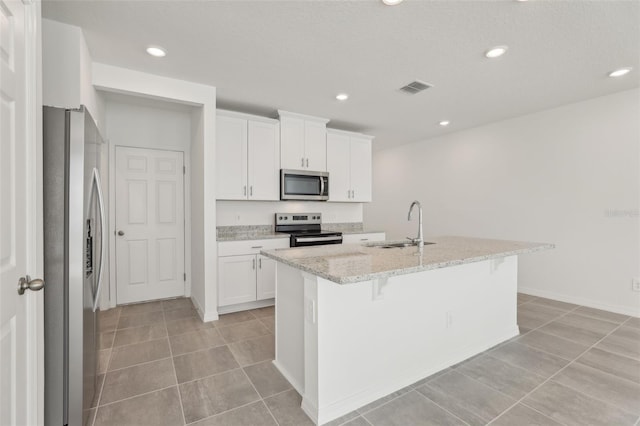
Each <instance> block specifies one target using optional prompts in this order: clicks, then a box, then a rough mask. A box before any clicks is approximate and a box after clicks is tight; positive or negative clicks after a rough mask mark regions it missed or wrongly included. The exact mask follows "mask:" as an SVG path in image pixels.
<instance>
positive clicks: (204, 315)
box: [191, 297, 219, 322]
mask: <svg viewBox="0 0 640 426" xmlns="http://www.w3.org/2000/svg"><path fill="white" fill-rule="evenodd" d="M191 302H193V306H195V308H196V312H198V316H199V317H200V319H201V320H202V322H211V321H217V320H218V318H219V317H218V311H213V312H205V310H204V309H203V308H202V306H200V303H198V300H197V299H195V298H193V297H192V298H191Z"/></svg>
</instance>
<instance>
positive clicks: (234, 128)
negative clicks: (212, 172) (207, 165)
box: [216, 115, 247, 200]
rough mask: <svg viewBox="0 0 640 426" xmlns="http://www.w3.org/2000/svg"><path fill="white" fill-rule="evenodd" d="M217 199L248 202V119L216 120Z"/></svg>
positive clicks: (228, 118) (219, 117)
mask: <svg viewBox="0 0 640 426" xmlns="http://www.w3.org/2000/svg"><path fill="white" fill-rule="evenodd" d="M216 180H217V191H216V198H217V199H220V200H246V199H247V120H242V119H239V118H231V117H225V116H222V115H219V116H218V117H217V120H216Z"/></svg>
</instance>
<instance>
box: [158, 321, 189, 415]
mask: <svg viewBox="0 0 640 426" xmlns="http://www.w3.org/2000/svg"><path fill="white" fill-rule="evenodd" d="M162 318H163V323H164V328H165V331H167V334H169V333H168V330H167V317H166V315H165V313H164V311H163V312H162ZM167 344H168V345H169V355H170V356H171V368H172V369H173V377H174V378H175V379H176V392H178V402H179V404H180V412H181V413H182V424H183V425H184V424H187V418H186V417H185V415H184V406H183V405H182V394H181V393H180V386H179V382H178V372H177V371H176V364H175V362H174V357H173V350H172V349H171V340H170V339H169V336H167Z"/></svg>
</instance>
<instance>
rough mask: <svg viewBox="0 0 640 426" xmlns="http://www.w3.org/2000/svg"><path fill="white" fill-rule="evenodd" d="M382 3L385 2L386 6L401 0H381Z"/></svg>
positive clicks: (398, 2)
mask: <svg viewBox="0 0 640 426" xmlns="http://www.w3.org/2000/svg"><path fill="white" fill-rule="evenodd" d="M382 3H384V4H386V5H387V6H395V5H396V4H400V3H402V0H382Z"/></svg>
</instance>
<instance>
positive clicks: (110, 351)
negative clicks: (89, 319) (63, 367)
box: [90, 309, 122, 426]
mask: <svg viewBox="0 0 640 426" xmlns="http://www.w3.org/2000/svg"><path fill="white" fill-rule="evenodd" d="M121 313H122V309H119V310H118V311H117V313H116V315H115V316H116V326H117V325H118V322H119V321H120V314H121ZM99 316H100V314H98V322H99V321H100V318H99ZM115 341H116V331H115V330H114V332H113V341H112V342H111V347H110V348H109V362H107V368H106V371H105V372H104V373H102V374H103V376H104V377H103V379H102V386H100V393H99V394H98V401H97V402H96V406H95V413H94V414H93V420H92V421H91V425H90V426H94V425H95V424H96V419H97V418H98V408H99V407H100V402H102V392H103V391H104V385H105V384H106V382H107V372H108V371H109V365H110V364H111V355H113V344H114V343H115Z"/></svg>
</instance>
